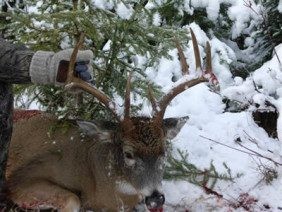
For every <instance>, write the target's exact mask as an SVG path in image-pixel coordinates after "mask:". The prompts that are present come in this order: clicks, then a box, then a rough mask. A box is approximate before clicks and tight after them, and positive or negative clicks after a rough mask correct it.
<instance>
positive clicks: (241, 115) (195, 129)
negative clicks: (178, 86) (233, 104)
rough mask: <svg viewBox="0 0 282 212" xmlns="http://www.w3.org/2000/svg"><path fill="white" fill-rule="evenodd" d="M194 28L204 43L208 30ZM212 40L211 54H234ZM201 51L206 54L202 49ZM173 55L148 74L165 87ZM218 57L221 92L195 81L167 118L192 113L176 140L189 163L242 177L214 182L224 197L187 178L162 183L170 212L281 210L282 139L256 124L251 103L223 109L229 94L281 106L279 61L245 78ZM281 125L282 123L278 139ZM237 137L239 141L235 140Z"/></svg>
mask: <svg viewBox="0 0 282 212" xmlns="http://www.w3.org/2000/svg"><path fill="white" fill-rule="evenodd" d="M190 27H192V28H193V30H194V31H195V32H196V35H197V38H198V40H199V44H200V45H202V44H204V43H205V41H206V39H207V38H206V36H205V35H204V33H203V32H201V31H200V29H199V27H198V26H197V25H196V24H191V26H190ZM210 42H211V45H212V54H213V53H215V49H216V48H217V49H219V50H220V51H221V52H223V54H221V56H222V55H224V54H226V55H227V56H226V58H227V59H228V55H231V57H232V56H233V55H232V51H230V52H228V51H229V49H228V48H227V47H226V46H224V45H223V44H222V43H221V46H218V45H217V46H216V45H215V44H217V40H216V39H215V38H214V39H212V40H211V41H210ZM213 44H214V45H213ZM276 51H277V55H280V56H282V44H280V45H279V46H277V47H276ZM201 53H202V55H203V54H204V52H203V51H202V52H201ZM185 54H186V58H187V61H188V63H189V64H190V70H193V68H194V67H195V65H194V63H193V54H192V53H191V49H189V48H188V49H186V51H185ZM171 55H172V56H173V57H174V59H172V60H168V59H162V61H161V63H160V65H159V69H158V70H154V69H148V70H147V74H148V76H149V78H150V79H151V80H152V81H154V82H155V83H156V84H158V85H160V86H162V87H163V90H164V91H167V90H169V88H170V87H171V86H172V85H173V82H171V77H172V75H179V74H180V73H179V72H180V67H179V66H180V65H179V62H178V61H177V59H175V57H176V52H174V51H172V52H171ZM217 60H218V57H217V55H215V54H213V64H214V72H215V74H217V76H218V78H219V81H220V82H224V83H221V85H222V86H221V90H220V91H219V92H217V93H215V92H213V91H212V90H211V89H210V88H209V87H208V86H207V85H205V84H200V85H197V86H195V87H193V88H191V89H189V90H186V91H185V92H183V93H181V94H180V95H178V96H177V97H176V98H175V99H174V100H173V102H172V103H171V104H170V106H169V108H168V109H167V111H166V115H165V116H166V117H181V116H187V115H188V116H189V120H188V121H187V123H186V124H185V125H184V127H183V128H182V130H181V132H180V133H179V134H178V136H177V137H176V138H175V139H174V140H173V141H172V143H173V155H174V157H179V155H178V151H177V149H180V150H183V151H187V153H188V154H189V157H188V161H189V162H190V163H192V164H194V165H196V166H197V167H199V168H201V169H205V168H206V169H208V168H209V167H210V163H211V161H212V162H213V164H214V166H215V167H216V170H217V171H218V172H219V173H226V167H225V166H224V165H223V164H224V163H225V164H226V165H227V166H228V167H229V168H230V169H231V172H232V175H233V176H236V175H237V174H240V175H242V176H241V177H239V178H236V179H234V181H233V182H231V181H229V182H228V181H218V182H217V183H216V185H215V187H214V191H216V192H217V193H218V194H220V195H223V197H218V195H214V194H206V193H205V191H204V190H203V189H202V188H200V187H198V186H195V185H193V184H191V183H189V182H187V181H185V180H183V181H179V180H178V181H164V182H163V184H164V192H165V194H166V203H167V207H166V211H185V210H188V211H234V210H235V208H236V207H237V206H242V207H239V208H238V209H236V210H237V211H246V210H247V209H248V208H249V210H250V211H282V166H281V164H282V140H280V141H279V140H278V139H273V138H270V137H269V136H268V135H267V133H266V132H265V131H264V130H263V129H262V128H260V127H258V125H257V124H256V123H255V122H254V120H253V118H252V111H253V110H254V107H252V106H250V107H249V109H248V110H246V111H243V112H238V113H231V112H224V109H225V107H226V105H225V104H223V102H222V98H223V97H224V96H226V97H228V98H230V99H233V100H236V101H240V102H242V103H248V102H249V103H250V102H253V103H257V104H259V106H260V108H264V107H265V105H264V102H265V100H268V101H270V102H271V103H272V104H274V105H275V106H276V107H277V108H278V110H279V109H280V108H281V99H280V98H281V97H280V95H281V85H282V78H281V76H282V75H281V73H282V72H281V71H282V70H281V65H280V64H279V62H278V60H277V57H276V56H275V55H274V56H273V58H272V59H271V60H270V61H268V62H266V63H265V64H264V65H263V66H262V67H261V68H259V69H258V70H256V71H255V72H254V73H253V74H252V75H251V76H250V77H248V78H247V79H246V80H245V81H244V80H243V79H241V78H239V77H235V79H234V78H232V77H231V74H230V73H229V70H228V67H227V66H226V65H222V64H220V63H219V61H217ZM254 85H257V86H258V87H259V88H260V89H259V90H258V89H257V88H255V87H254ZM273 96H275V98H274V97H273ZM143 113H145V112H144V111H143ZM279 120H280V119H279ZM280 122H281V123H282V121H280ZM281 123H279V122H278V135H280V136H279V137H280V139H281V135H282V134H281V132H280V131H281V130H280V129H281V125H282V124H281ZM279 128H280V129H279ZM238 139H239V140H240V143H238V142H236V141H238ZM215 141H216V142H220V143H222V144H224V145H228V146H229V147H227V146H223V145H221V144H218V143H216V142H215ZM232 148H233V149H232ZM247 148H248V149H247ZM235 149H239V150H235ZM240 150H241V151H240ZM252 151H254V152H257V153H258V154H260V155H262V156H264V157H267V158H271V159H272V160H273V161H275V162H277V163H280V165H275V163H274V162H273V161H270V160H268V159H265V158H263V157H261V156H258V154H257V153H254V152H252ZM272 171H273V172H272ZM269 173H272V174H273V173H274V174H275V173H277V178H276V179H273V180H272V181H271V182H267V180H266V177H267V174H269ZM243 206H244V207H245V208H244V207H243Z"/></svg>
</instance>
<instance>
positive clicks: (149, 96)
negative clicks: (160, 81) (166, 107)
mask: <svg viewBox="0 0 282 212" xmlns="http://www.w3.org/2000/svg"><path fill="white" fill-rule="evenodd" d="M148 98H149V100H150V102H151V105H152V108H153V112H154V114H156V113H157V112H158V106H157V102H156V99H155V97H154V94H153V91H152V87H151V85H149V87H148Z"/></svg>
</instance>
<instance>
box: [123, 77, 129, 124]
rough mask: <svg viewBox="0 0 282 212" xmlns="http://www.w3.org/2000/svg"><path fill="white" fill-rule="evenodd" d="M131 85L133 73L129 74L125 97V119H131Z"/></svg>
mask: <svg viewBox="0 0 282 212" xmlns="http://www.w3.org/2000/svg"><path fill="white" fill-rule="evenodd" d="M130 85H131V72H129V73H128V77H127V82H126V89H125V97H124V119H130Z"/></svg>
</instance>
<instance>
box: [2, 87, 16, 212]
mask: <svg viewBox="0 0 282 212" xmlns="http://www.w3.org/2000/svg"><path fill="white" fill-rule="evenodd" d="M12 127H13V93H12V85H10V84H7V83H3V82H0V209H1V203H3V201H4V199H5V197H6V196H5V193H2V192H3V190H4V184H5V170H6V163H7V156H8V150H9V144H10V140H11V136H12ZM1 193H2V194H1Z"/></svg>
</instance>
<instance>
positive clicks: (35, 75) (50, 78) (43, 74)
mask: <svg viewBox="0 0 282 212" xmlns="http://www.w3.org/2000/svg"><path fill="white" fill-rule="evenodd" d="M72 52H73V49H66V50H62V51H59V52H57V53H54V52H48V51H37V52H35V54H34V55H33V57H32V60H31V64H30V67H29V73H30V77H31V82H33V83H34V84H41V85H46V84H49V85H50V84H53V85H64V81H62V80H58V73H59V75H66V74H67V73H66V71H67V67H68V62H69V61H70V57H71V54H72ZM92 60H93V52H92V51H91V50H84V51H78V54H77V58H76V62H86V63H88V65H87V66H88V70H87V71H88V72H89V73H90V75H91V76H93V71H92V66H91V61H92ZM67 61H68V62H67ZM63 64H64V65H63ZM59 67H60V68H59ZM65 77H66V76H64V77H63V78H65ZM60 78H61V79H62V76H60Z"/></svg>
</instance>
